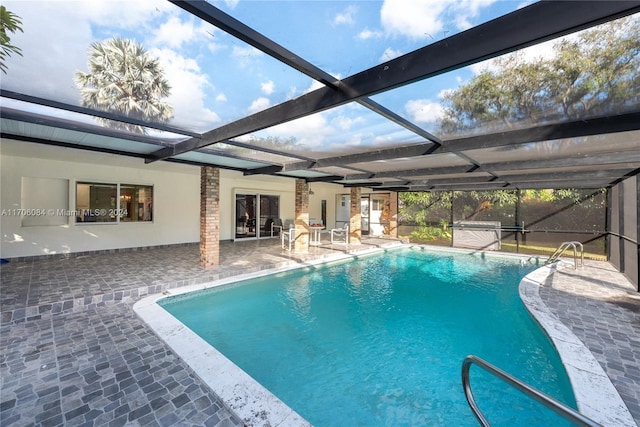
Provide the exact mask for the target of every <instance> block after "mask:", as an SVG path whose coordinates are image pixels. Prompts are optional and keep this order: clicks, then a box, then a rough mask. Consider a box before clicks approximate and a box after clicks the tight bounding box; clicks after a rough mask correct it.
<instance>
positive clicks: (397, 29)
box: [380, 0, 457, 39]
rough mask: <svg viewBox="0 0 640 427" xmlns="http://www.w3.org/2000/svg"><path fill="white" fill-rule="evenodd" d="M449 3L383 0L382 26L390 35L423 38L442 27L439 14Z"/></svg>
mask: <svg viewBox="0 0 640 427" xmlns="http://www.w3.org/2000/svg"><path fill="white" fill-rule="evenodd" d="M455 1H457V0H455ZM449 3H450V2H449V1H443V0H438V1H431V0H412V1H410V2H409V1H403V0H385V1H384V3H383V4H382V8H381V9H380V19H381V22H382V26H383V28H384V29H385V31H386V32H388V33H390V34H392V35H403V36H407V37H410V38H414V39H424V38H426V37H429V36H430V34H435V33H438V32H440V30H441V29H442V28H443V22H442V18H441V17H440V14H441V13H443V11H444V10H445V9H446V7H447V6H448V4H449Z"/></svg>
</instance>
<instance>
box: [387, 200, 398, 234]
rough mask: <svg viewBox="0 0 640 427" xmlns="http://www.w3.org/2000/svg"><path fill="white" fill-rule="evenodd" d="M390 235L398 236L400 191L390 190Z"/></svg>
mask: <svg viewBox="0 0 640 427" xmlns="http://www.w3.org/2000/svg"><path fill="white" fill-rule="evenodd" d="M389 237H398V193H397V192H395V191H390V192H389Z"/></svg>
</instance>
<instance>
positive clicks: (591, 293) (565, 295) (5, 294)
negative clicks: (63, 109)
mask: <svg viewBox="0 0 640 427" xmlns="http://www.w3.org/2000/svg"><path fill="white" fill-rule="evenodd" d="M363 243H364V244H363V245H360V246H355V245H353V246H351V247H349V248H346V247H345V245H339V244H338V245H335V246H334V247H330V246H329V245H324V246H321V247H312V248H311V250H310V252H309V254H305V255H293V254H291V253H289V252H288V251H285V250H282V249H281V248H280V244H279V241H277V240H276V239H269V240H260V241H250V242H241V243H240V242H238V243H230V242H223V243H221V249H220V255H221V256H220V258H221V259H220V266H219V267H216V268H212V269H203V268H201V267H200V266H199V265H198V261H199V256H198V246H197V245H193V244H192V245H182V246H171V247H167V248H153V249H144V250H137V251H118V252H109V253H100V254H85V255H81V256H54V257H42V258H39V259H28V260H21V261H12V262H10V263H8V264H2V265H1V266H0V270H1V278H0V279H1V288H0V311H1V322H0V323H1V324H2V326H1V327H0V376H1V379H0V425H2V426H3V427H6V426H27V425H30V426H31V425H32V426H59V425H60V426H62V425H64V426H79V425H96V426H97V425H105V426H122V425H141V426H147V425H148V426H169V425H172V426H173V425H198V426H225V427H226V426H241V425H243V421H242V420H241V419H240V418H239V417H238V416H237V415H236V414H234V413H233V412H231V411H230V410H229V409H228V408H227V407H226V406H225V404H224V403H223V402H222V400H221V399H220V398H219V397H218V396H217V395H216V394H214V393H213V392H212V391H211V389H210V388H209V387H207V386H206V384H205V383H204V382H203V381H202V380H201V379H200V378H199V377H198V376H197V375H195V373H194V371H193V370H192V369H191V368H190V367H189V366H188V365H187V364H186V363H185V362H183V361H182V360H181V359H180V358H179V357H178V356H177V355H176V353H175V352H173V351H172V350H171V349H170V348H169V347H168V346H167V344H166V343H165V342H164V341H162V340H161V339H160V338H159V337H158V336H156V335H155V333H154V332H153V331H152V330H151V329H150V328H149V327H148V326H147V325H146V324H145V323H144V322H143V321H142V320H141V319H140V318H139V317H138V316H137V315H136V314H135V313H134V312H133V309H132V307H133V305H134V303H136V302H137V301H139V300H141V299H142V298H144V297H146V296H148V295H152V294H158V293H162V292H164V291H167V290H170V289H175V288H179V287H184V286H189V285H197V284H205V283H208V282H212V281H216V280H220V279H224V278H229V277H234V276H240V275H245V274H247V273H252V272H255V273H258V272H260V271H264V270H269V269H274V268H287V267H290V266H292V265H296V264H305V263H308V262H312V261H314V260H318V259H332V258H333V257H334V256H335V255H336V254H337V253H344V252H345V251H346V250H348V251H349V252H351V253H361V252H363V251H367V250H370V249H371V248H375V247H384V246H387V245H394V244H397V242H394V241H389V240H386V239H366V240H364V241H363ZM539 296H540V298H541V299H542V301H544V303H545V305H546V306H547V307H548V309H549V310H550V311H551V313H552V314H553V315H555V316H556V317H557V318H558V319H560V320H561V321H562V323H563V324H564V325H565V326H566V327H567V328H569V329H570V330H571V331H572V332H573V333H574V334H575V335H576V336H577V337H578V338H580V340H581V341H582V342H583V343H584V344H585V345H586V346H587V347H588V349H589V350H590V352H591V354H593V356H594V357H595V359H596V360H597V361H598V362H599V364H600V365H601V367H602V369H603V370H604V372H606V374H607V375H608V377H609V378H610V379H611V382H612V383H613V385H614V386H615V388H616V390H617V391H618V393H619V394H620V396H621V397H622V398H623V400H624V402H625V403H626V406H627V408H628V409H629V412H630V413H631V415H632V416H633V418H634V420H635V422H636V423H637V424H638V425H640V294H639V293H638V292H636V291H635V290H634V288H633V286H632V285H631V284H630V283H629V281H628V280H627V279H626V278H625V277H624V276H623V275H622V274H620V273H617V272H616V271H615V269H613V267H612V266H611V265H610V264H609V263H603V262H586V265H585V267H583V268H579V269H577V270H574V269H572V268H563V269H561V270H559V271H557V272H556V273H554V274H553V276H552V277H551V278H550V279H548V280H546V281H544V282H543V283H542V286H540V289H539ZM461 363H462V361H461Z"/></svg>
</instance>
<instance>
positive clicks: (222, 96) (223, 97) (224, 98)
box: [216, 93, 227, 102]
mask: <svg viewBox="0 0 640 427" xmlns="http://www.w3.org/2000/svg"><path fill="white" fill-rule="evenodd" d="M216 101H218V102H227V95H225V94H224V93H219V94H218V96H216Z"/></svg>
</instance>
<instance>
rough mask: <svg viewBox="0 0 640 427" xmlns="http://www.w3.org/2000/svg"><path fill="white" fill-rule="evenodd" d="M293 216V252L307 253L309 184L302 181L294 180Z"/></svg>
mask: <svg viewBox="0 0 640 427" xmlns="http://www.w3.org/2000/svg"><path fill="white" fill-rule="evenodd" d="M295 215H296V216H295V218H296V219H295V221H296V235H295V240H294V242H293V247H294V252H297V253H304V252H309V184H308V183H307V182H306V181H305V180H304V179H296V210H295Z"/></svg>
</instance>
